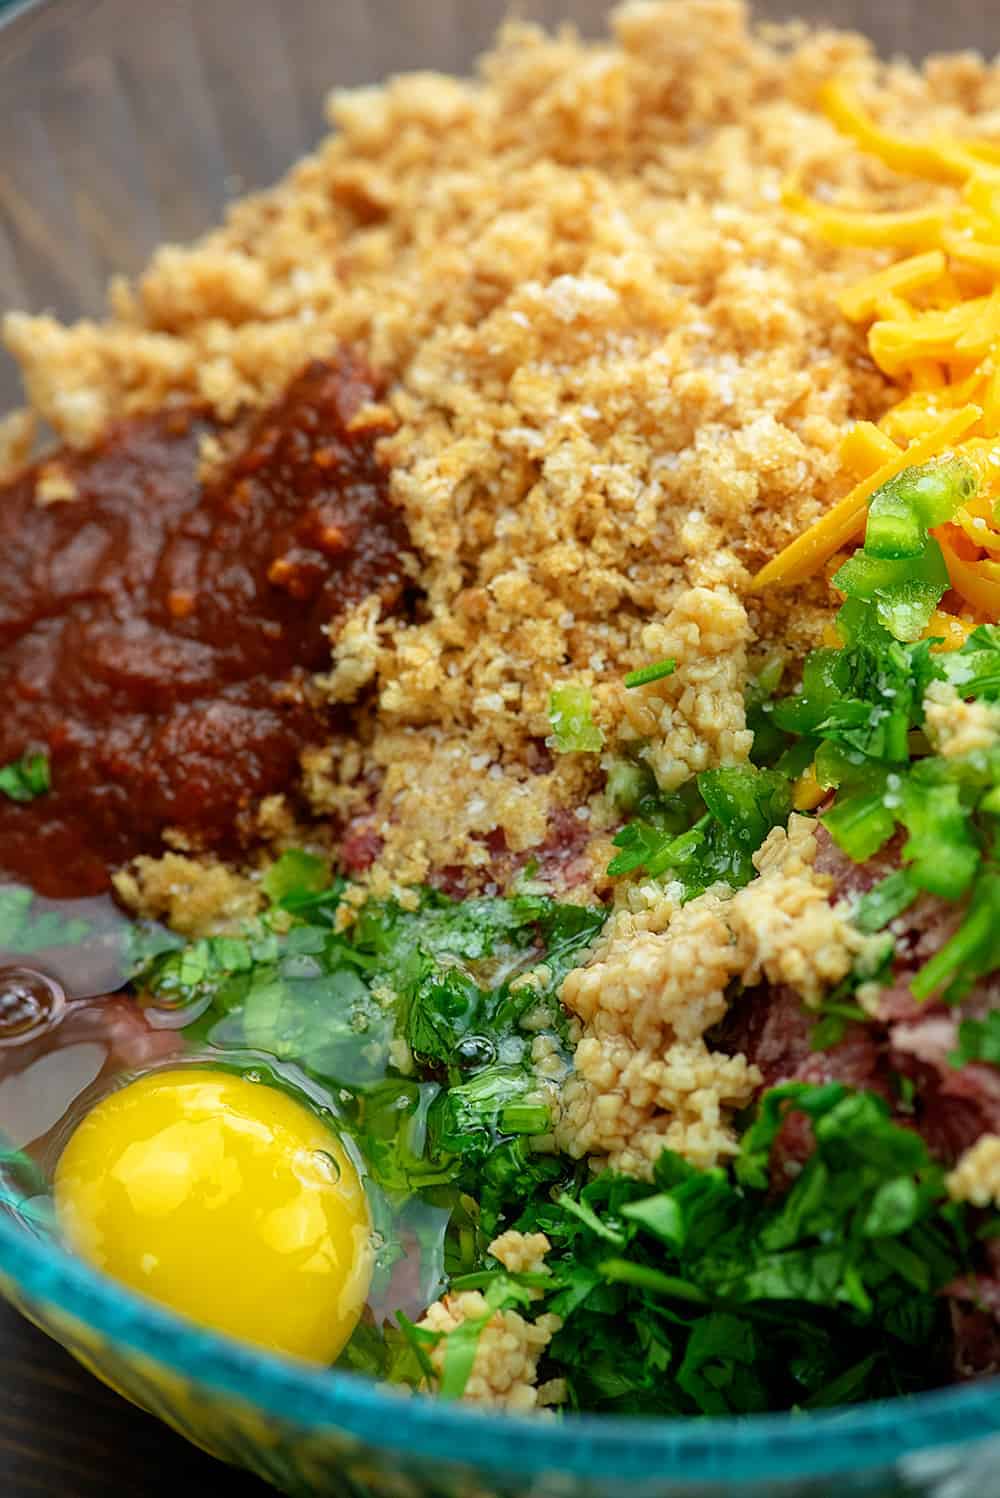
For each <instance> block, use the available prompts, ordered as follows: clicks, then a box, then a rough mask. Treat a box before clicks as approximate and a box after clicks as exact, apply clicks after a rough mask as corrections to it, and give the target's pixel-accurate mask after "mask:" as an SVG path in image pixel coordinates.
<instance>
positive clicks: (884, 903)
mask: <svg viewBox="0 0 1000 1498" xmlns="http://www.w3.org/2000/svg"><path fill="white" fill-rule="evenodd" d="M919 893H920V888H919V886H918V885H917V884H916V882H915V881H914V879H913V878H912V877H911V875H910V871H909V870H908V869H894V870H893V872H892V873H891V874H887V875H886V877H885V878H884V879H882V880H880V881H879V883H878V884H876V885H873V886H872V888H871V889H870V890H867V891H866V892H865V894H863V895H862V896H861V899H860V900H859V901H858V904H857V906H856V908H855V910H854V913H853V920H854V924H855V925H856V926H857V927H858V929H859V930H861V931H866V932H875V931H882V930H884V928H885V927H886V926H888V924H889V922H890V921H893V920H895V919H896V917H897V916H898V915H902V913H903V911H904V910H908V909H909V907H910V906H911V905H912V904H913V902H914V900H915V899H916V898H917V896H918V895H919Z"/></svg>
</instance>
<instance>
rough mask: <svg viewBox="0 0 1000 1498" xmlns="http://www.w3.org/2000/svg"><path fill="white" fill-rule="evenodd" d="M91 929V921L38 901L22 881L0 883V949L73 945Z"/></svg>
mask: <svg viewBox="0 0 1000 1498" xmlns="http://www.w3.org/2000/svg"><path fill="white" fill-rule="evenodd" d="M71 903H72V904H75V902H71ZM46 905H48V908H44V907H45V906H46ZM40 907H41V908H40ZM123 924H124V922H123ZM91 930H92V924H91V922H90V921H88V920H84V919H83V918H82V917H80V916H69V915H64V914H63V913H62V912H61V911H60V910H59V909H58V907H56V908H53V907H52V904H51V903H49V902H45V901H39V900H38V899H37V898H36V896H35V894H34V891H33V890H30V889H28V888H27V886H25V885H23V884H4V885H0V952H4V953H6V954H11V955H27V954H28V953H31V952H43V951H46V950H49V949H51V948H53V947H73V946H77V945H78V944H79V943H81V942H83V941H85V940H86V939H87V937H88V936H89V935H90V934H91Z"/></svg>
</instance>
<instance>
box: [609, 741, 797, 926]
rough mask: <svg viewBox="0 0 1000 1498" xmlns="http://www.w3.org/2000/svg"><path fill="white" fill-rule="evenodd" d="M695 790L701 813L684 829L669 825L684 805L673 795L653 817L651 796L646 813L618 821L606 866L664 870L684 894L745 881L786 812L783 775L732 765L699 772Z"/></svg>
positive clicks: (654, 873)
mask: <svg viewBox="0 0 1000 1498" xmlns="http://www.w3.org/2000/svg"><path fill="white" fill-rule="evenodd" d="M696 790H697V803H696V807H695V810H697V809H698V803H700V815H697V816H696V817H695V818H692V819H691V820H690V822H689V825H688V826H687V827H686V828H685V829H684V830H683V831H677V830H675V829H676V822H675V820H674V818H675V817H676V816H677V815H678V813H679V814H681V815H683V812H684V810H685V809H686V808H685V807H684V804H683V803H682V802H680V801H679V800H678V798H676V797H675V798H668V799H667V800H666V801H665V803H664V806H663V809H662V814H661V815H660V816H659V817H658V816H657V814H656V811H657V809H656V807H655V803H654V805H653V807H651V808H650V810H651V811H652V812H653V815H652V816H651V815H649V812H648V811H647V814H646V815H645V816H641V817H640V818H638V819H636V820H635V821H633V822H630V823H628V824H627V826H625V827H624V828H622V830H621V831H620V832H619V833H618V835H617V836H616V838H615V840H614V841H615V847H616V848H618V849H619V852H618V854H617V856H616V857H615V858H613V859H612V861H611V863H610V864H609V865H608V873H609V874H611V875H620V874H626V873H633V872H639V871H644V872H645V873H646V874H647V875H649V876H651V877H654V878H655V877H659V876H661V875H664V874H669V876H670V878H671V879H675V880H678V881H679V882H680V883H681V884H682V885H683V887H684V895H685V898H686V899H690V898H692V897H693V896H694V895H697V894H700V893H701V892H702V891H703V890H705V889H708V887H709V886H710V885H712V884H715V883H719V882H723V883H726V884H729V885H730V886H731V887H732V888H734V889H737V888H740V887H741V886H742V885H744V884H746V883H747V882H748V881H749V880H750V879H751V878H752V877H753V873H754V868H753V862H752V859H753V855H754V853H756V851H757V849H758V848H759V847H760V845H761V843H762V842H763V841H764V839H765V838H766V836H767V834H768V833H769V832H770V831H771V829H772V828H773V827H777V826H780V825H782V824H783V823H784V822H785V821H787V819H788V814H789V812H790V811H791V805H792V801H791V786H790V783H789V781H788V780H787V778H786V777H785V776H784V775H782V774H781V773H780V772H779V771H777V770H770V769H761V768H758V767H757V766H756V765H752V764H747V765H733V766H727V767H724V768H722V769H718V770H705V771H703V772H702V774H700V775H699V776H698V777H697V780H696ZM688 805H690V802H689V803H688Z"/></svg>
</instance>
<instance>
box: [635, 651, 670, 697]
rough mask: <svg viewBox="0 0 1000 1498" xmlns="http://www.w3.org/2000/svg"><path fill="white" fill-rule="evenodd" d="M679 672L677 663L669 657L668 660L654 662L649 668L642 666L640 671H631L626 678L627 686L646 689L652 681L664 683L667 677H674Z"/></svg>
mask: <svg viewBox="0 0 1000 1498" xmlns="http://www.w3.org/2000/svg"><path fill="white" fill-rule="evenodd" d="M676 670H677V662H676V661H675V660H674V659H673V658H672V657H671V656H668V657H667V658H666V660H662V661H654V662H653V663H652V664H651V665H649V666H640V668H639V670H638V671H630V672H629V673H628V675H627V676H626V677H625V685H626V686H627V687H628V688H630V689H631V688H632V687H646V686H648V685H649V683H650V682H651V681H662V680H663V678H664V677H665V676H673V674H674V672H675V671H676Z"/></svg>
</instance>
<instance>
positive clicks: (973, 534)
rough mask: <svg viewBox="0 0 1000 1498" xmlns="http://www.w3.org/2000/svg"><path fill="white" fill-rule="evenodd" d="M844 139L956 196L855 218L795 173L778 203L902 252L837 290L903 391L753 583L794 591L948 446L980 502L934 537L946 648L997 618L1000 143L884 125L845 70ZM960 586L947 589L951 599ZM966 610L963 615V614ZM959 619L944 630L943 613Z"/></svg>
mask: <svg viewBox="0 0 1000 1498" xmlns="http://www.w3.org/2000/svg"><path fill="white" fill-rule="evenodd" d="M819 104H820V108H821V109H822V110H823V112H824V113H825V114H826V115H827V117H828V118H829V119H830V120H831V121H832V122H833V124H834V125H835V126H836V127H837V129H838V130H840V131H841V133H842V134H844V135H847V136H850V137H851V138H852V139H853V140H854V141H855V142H856V143H857V145H858V146H860V148H861V149H862V150H863V151H865V152H867V153H868V154H869V155H872V156H876V157H878V159H879V160H880V161H882V162H884V163H885V164H886V165H887V166H889V167H891V168H892V169H893V170H895V171H898V172H904V173H907V174H909V175H911V176H916V177H920V178H923V179H924V180H926V181H928V182H937V183H944V184H945V185H947V186H949V187H952V188H953V189H955V193H954V198H953V201H952V202H951V203H946V204H944V205H935V206H934V207H931V208H927V209H917V210H912V211H909V212H905V213H861V212H855V211H853V210H851V209H848V208H839V207H837V206H835V205H830V204H826V203H819V202H817V201H816V200H815V199H813V198H810V197H808V196H807V195H806V194H805V193H804V192H803V191H802V188H801V186H800V184H799V183H797V182H790V183H789V184H787V185H786V187H785V190H784V193H783V201H784V203H785V205H786V207H788V208H789V209H790V210H791V211H792V212H794V213H796V214H798V215H800V216H802V217H804V218H806V219H808V220H809V221H810V222H811V224H812V225H813V227H814V228H815V229H816V230H817V231H818V232H819V233H820V234H821V235H822V236H823V237H824V238H825V239H826V240H828V241H829V242H830V243H831V244H835V245H843V246H855V247H857V246H862V247H870V248H882V249H887V250H890V251H895V253H896V256H897V258H896V259H895V260H894V261H893V262H892V263H891V264H889V265H887V266H884V267H883V268H882V269H880V270H876V271H873V272H872V273H871V274H870V275H868V276H866V277H864V279H863V280H861V281H859V282H857V283H856V285H854V286H851V287H849V288H848V289H847V290H846V291H844V292H842V293H841V294H840V296H839V298H838V305H839V306H840V309H841V311H842V312H843V314H844V316H845V317H846V318H847V319H848V320H849V321H850V322H854V323H858V324H861V325H863V326H864V327H865V328H866V331H867V340H868V351H869V353H870V355H871V357H872V359H873V360H874V362H875V363H876V364H877V365H878V367H879V368H880V369H881V370H882V371H883V373H884V374H885V375H887V376H888V378H889V379H890V380H892V381H893V382H894V384H895V385H896V387H897V390H898V398H897V400H896V401H895V402H894V404H893V405H892V406H891V407H890V409H889V410H888V411H887V412H886V414H885V415H884V416H883V418H882V419H881V421H880V422H879V423H878V425H877V426H876V425H873V424H872V423H871V422H859V423H858V424H857V425H856V426H855V427H853V428H852V430H851V431H850V432H848V433H847V435H846V437H845V438H844V441H843V443H842V446H841V454H840V456H841V462H842V466H843V468H844V471H845V473H847V474H848V475H850V476H851V477H852V478H853V479H854V480H855V485H854V488H852V489H851V490H850V492H849V493H848V494H846V495H845V496H844V498H843V499H841V500H840V501H838V503H836V504H835V505H834V506H833V508H832V509H831V510H830V511H828V513H827V514H826V515H824V516H823V517H822V518H821V519H820V520H818V521H817V522H816V523H815V524H814V525H812V526H811V527H810V528H809V529H808V530H807V531H805V532H804V533H803V534H802V535H801V536H799V537H797V539H796V540H795V541H793V542H792V543H791V545H789V546H787V547H785V549H784V551H782V552H781V553H780V554H779V555H778V556H776V557H774V558H772V560H771V561H770V562H768V563H767V564H766V566H764V567H762V568H761V570H760V572H759V573H758V574H757V576H756V577H755V578H754V580H753V586H754V587H755V588H765V587H770V586H784V587H787V586H791V585H792V584H795V583H800V582H802V581H804V580H805V579H806V578H808V577H810V576H812V575H813V574H814V573H816V572H817V571H818V570H819V569H820V568H821V567H822V566H823V565H824V563H826V562H827V561H828V560H829V558H830V557H831V556H833V555H834V553H835V552H837V551H839V550H840V549H841V548H843V547H844V546H847V545H849V544H851V543H852V542H854V541H856V540H858V539H859V538H860V537H861V535H862V533H863V531H864V525H865V518H866V514H867V505H868V500H869V499H870V497H871V495H872V494H873V493H874V491H875V490H876V489H877V488H879V487H880V485H882V484H884V483H885V482H886V481H887V480H888V479H891V478H893V477H894V476H895V475H896V474H898V473H900V472H902V470H903V469H904V468H908V467H910V466H912V465H914V464H917V463H926V462H927V461H928V460H929V459H932V458H935V457H938V456H940V455H941V454H942V453H945V452H949V451H952V450H960V451H962V452H965V453H967V454H968V456H970V457H972V458H974V459H975V461H976V463H977V465H978V467H979V469H980V472H981V473H982V475H983V478H984V484H983V488H982V490H981V492H980V495H979V496H978V498H977V500H976V501H974V502H972V503H971V504H970V505H969V506H968V507H967V508H966V509H965V510H963V511H960V512H959V514H958V515H957V516H956V521H955V524H954V525H951V526H946V527H944V528H943V529H942V531H941V532H940V533H938V534H939V539H940V540H941V545H942V549H943V552H944V556H945V562H946V564H947V567H948V573H949V577H950V579H951V584H952V588H953V590H954V593H955V594H958V595H959V602H958V603H957V605H956V607H955V610H954V611H952V612H950V613H949V612H947V611H945V612H942V613H939V614H938V615H937V616H936V627H935V631H934V632H935V633H938V634H942V633H943V634H944V635H945V637H946V641H947V646H946V648H948V647H953V645H954V643H956V642H960V641H961V639H962V638H964V635H965V633H967V631H968V629H970V628H971V627H972V623H971V622H970V620H969V618H968V610H969V607H970V606H971V609H972V610H973V611H974V612H975V614H976V615H977V616H978V617H980V618H987V619H991V620H1000V523H998V521H997V519H996V518H995V515H994V500H995V499H997V498H998V497H1000V143H993V142H990V141H977V140H966V139H959V138H957V137H952V136H946V135H938V136H934V137H931V138H928V139H923V140H919V139H908V138H906V137H904V136H902V135H897V134H896V133H894V132H893V131H889V130H886V129H883V127H882V126H881V125H879V124H878V123H877V122H876V121H875V120H874V119H873V118H872V116H871V115H870V114H869V113H868V111H867V110H866V109H865V108H864V107H863V105H862V104H861V103H860V101H859V99H858V97H857V95H856V93H855V92H854V91H853V89H852V88H851V86H850V85H849V84H848V83H847V82H846V81H845V80H844V79H842V78H834V79H831V80H830V81H829V82H828V83H826V84H825V85H824V87H823V88H822V90H821V91H820V95H819ZM953 597H954V594H949V595H947V597H946V599H945V603H946V604H947V602H948V599H953ZM959 615H961V617H959ZM945 620H951V625H949V626H947V627H946V626H945V625H944V624H943V622H942V621H945Z"/></svg>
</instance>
